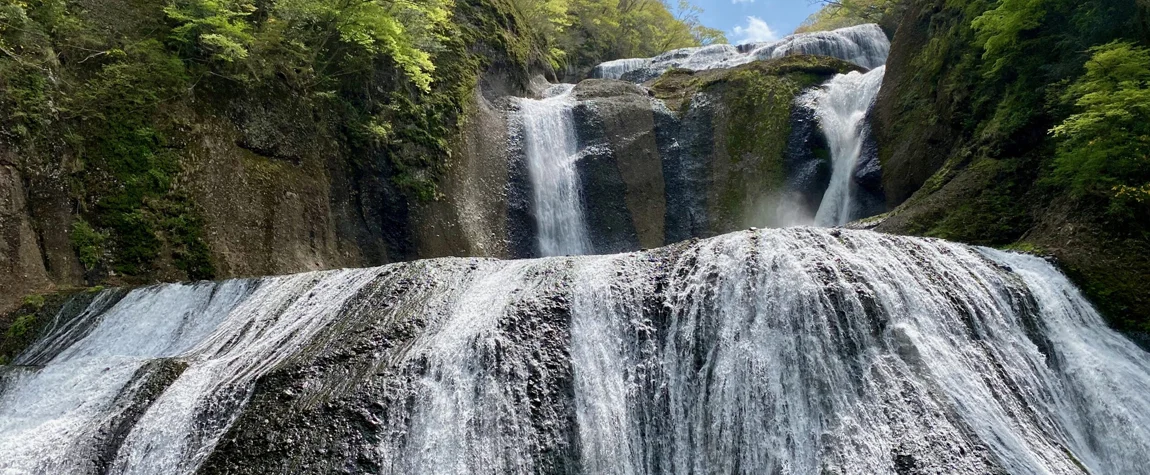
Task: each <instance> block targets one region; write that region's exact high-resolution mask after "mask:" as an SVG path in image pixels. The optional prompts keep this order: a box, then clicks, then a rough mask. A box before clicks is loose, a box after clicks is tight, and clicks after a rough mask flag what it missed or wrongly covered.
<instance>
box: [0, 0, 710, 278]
mask: <svg viewBox="0 0 1150 475" xmlns="http://www.w3.org/2000/svg"><path fill="white" fill-rule="evenodd" d="M697 13H698V12H697V10H694V9H693V8H689V6H688V4H685V3H684V4H682V5H680V6H679V7H678V8H668V7H667V6H666V5H664V4H663V3H661V2H657V1H648V0H635V1H632V0H625V1H621V2H619V1H614V0H607V1H603V0H550V1H547V2H534V1H531V2H527V1H522V0H426V1H418V2H410V1H400V0H372V1H366V2H364V1H348V0H252V1H249V0H168V1H161V2H148V1H145V2H140V1H135V0H112V1H96V0H26V1H17V2H5V3H4V4H3V5H2V6H0V141H2V142H3V143H4V145H5V146H6V147H8V148H9V151H8V153H5V154H3V156H2V157H0V161H2V162H3V164H6V165H9V166H13V167H16V168H17V169H18V170H20V172H21V173H22V174H23V175H24V176H25V180H29V181H30V182H32V183H62V184H63V188H64V189H66V190H67V191H66V192H65V193H66V194H67V195H68V196H69V197H70V200H72V201H73V202H74V206H72V207H73V208H74V211H73V213H74V214H76V215H77V216H76V218H74V219H73V221H74V222H73V224H72V225H70V226H65V228H64V229H56V230H43V231H41V232H68V233H69V234H70V236H71V241H72V244H73V247H74V249H75V251H76V254H77V260H78V261H79V262H80V263H82V265H83V267H84V268H85V271H86V274H87V277H88V280H89V281H90V282H96V281H100V280H102V279H104V278H105V277H107V276H109V275H116V276H117V278H118V279H121V280H124V281H127V282H138V281H148V280H154V279H157V278H161V279H164V280H168V279H175V278H187V279H206V278H212V277H215V276H217V275H218V274H219V271H218V270H217V266H216V265H215V262H214V261H213V255H212V252H213V250H212V249H211V248H210V245H209V239H208V238H207V236H206V231H205V219H204V217H203V212H202V210H201V209H200V203H197V202H196V198H195V197H193V196H192V195H191V194H190V193H189V190H188V183H187V180H188V178H187V176H186V162H187V160H188V157H189V155H191V154H193V153H194V148H195V144H194V143H193V142H194V141H195V138H194V137H193V135H192V134H194V133H195V132H194V131H196V130H200V129H202V128H203V127H202V124H204V123H205V121H208V120H216V119H224V120H225V121H227V122H231V123H233V124H234V125H235V127H236V128H237V129H240V131H241V133H247V130H246V129H248V128H258V129H260V130H274V131H279V132H276V133H273V134H270V135H271V136H273V138H272V139H270V140H269V139H267V138H266V137H264V138H263V139H261V138H260V137H256V138H254V139H253V138H251V137H241V138H240V139H239V140H236V144H237V145H238V146H240V147H242V148H246V149H248V150H250V151H252V152H253V153H255V154H256V155H259V156H261V157H267V158H268V159H271V160H278V161H285V162H288V163H294V164H296V165H298V164H299V161H300V156H299V155H298V154H297V153H296V151H294V150H289V149H290V148H291V147H292V143H305V144H306V143H315V142H316V139H317V138H318V137H320V136H322V137H330V138H331V139H333V140H334V141H335V143H336V144H338V147H339V149H340V152H339V155H340V156H343V157H347V161H348V163H347V164H342V163H341V164H338V165H337V164H333V165H330V166H332V167H338V168H341V169H344V168H347V169H350V170H351V172H350V173H351V174H352V175H356V176H358V175H362V174H364V173H359V172H357V171H356V170H359V169H364V170H372V171H373V172H379V173H383V174H385V175H387V177H388V180H389V181H390V186H392V187H394V188H395V189H397V190H398V193H399V194H401V195H402V196H403V197H404V199H407V200H411V201H419V200H434V199H436V198H437V197H438V196H439V193H440V192H439V189H438V180H439V179H440V177H441V176H442V175H443V173H444V171H445V169H446V167H447V166H449V161H450V150H451V141H452V140H453V137H454V136H455V134H456V133H458V130H459V127H460V124H461V123H462V121H463V120H464V118H465V117H466V116H467V115H468V114H469V110H468V108H469V107H470V104H471V102H472V100H473V94H474V91H475V90H476V88H477V85H478V84H479V83H480V80H481V76H482V75H483V74H484V73H485V72H486V71H492V70H495V71H498V74H499V76H500V79H499V81H500V82H501V83H509V84H506V85H507V87H509V88H510V90H517V89H522V88H523V87H524V86H525V85H526V83H527V82H528V79H529V72H530V71H531V70H532V69H535V70H543V69H546V68H548V67H554V66H559V67H570V68H574V67H575V65H585V64H587V63H589V62H593V61H597V60H599V59H614V58H616V57H620V56H625V55H629V54H648V53H653V52H654V51H655V49H661V48H665V47H678V46H688V45H695V44H699V43H700V42H707V41H714V40H716V39H721V38H720V37H721V35H719V34H718V33H717V32H715V31H713V30H707V29H705V28H703V27H701V25H699V24H698V21H697ZM548 62H551V63H552V64H551V65H550V66H549V65H548V64H547V63H548ZM300 114H304V115H306V116H307V117H306V118H305V117H300ZM253 116H258V117H253ZM301 119H303V120H304V121H306V122H307V124H301V123H300V122H301ZM252 123H256V125H254V126H253V125H250V124H252ZM308 124H314V125H312V126H311V127H310V128H311V129H312V130H306V129H308V128H309V125H308ZM317 128H318V129H319V130H315V129H317ZM291 131H296V132H291ZM257 132H260V131H257ZM260 133H262V132H260ZM290 133H294V134H295V135H301V134H303V135H307V134H311V135H314V137H311V138H308V137H294V138H293V140H291V141H288V142H285V141H283V140H276V139H275V137H278V136H279V135H284V134H290ZM257 135H258V133H257ZM265 135H268V134H265ZM30 193H32V194H35V193H36V190H32V191H31V192H30ZM389 212H392V211H391V210H389Z"/></svg>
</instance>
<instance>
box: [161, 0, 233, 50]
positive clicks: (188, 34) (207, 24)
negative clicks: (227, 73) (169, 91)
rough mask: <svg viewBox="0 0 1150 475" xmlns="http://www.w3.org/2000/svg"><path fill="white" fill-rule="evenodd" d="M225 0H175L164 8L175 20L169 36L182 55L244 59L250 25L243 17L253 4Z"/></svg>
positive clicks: (170, 17) (171, 18)
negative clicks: (240, 3)
mask: <svg viewBox="0 0 1150 475" xmlns="http://www.w3.org/2000/svg"><path fill="white" fill-rule="evenodd" d="M233 3H234V2H229V1H226V0H178V1H176V2H173V3H172V4H170V5H168V6H167V7H165V8H164V13H165V14H167V16H168V18H169V19H170V20H172V21H173V22H175V23H176V25H177V26H176V27H175V28H172V32H171V39H172V41H174V42H175V43H176V44H177V51H178V52H179V54H180V56H181V57H184V58H194V59H197V60H201V61H219V62H222V63H235V62H238V61H242V60H244V59H247V57H248V45H249V44H250V43H251V41H252V35H251V27H250V25H248V23H247V22H246V21H244V17H246V16H247V15H249V14H250V13H251V12H252V11H253V10H255V7H254V6H252V5H236V4H233Z"/></svg>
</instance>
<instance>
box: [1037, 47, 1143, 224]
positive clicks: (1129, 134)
mask: <svg viewBox="0 0 1150 475" xmlns="http://www.w3.org/2000/svg"><path fill="white" fill-rule="evenodd" d="M1090 51H1091V53H1092V56H1091V58H1090V60H1089V61H1087V63H1086V73H1085V74H1084V75H1082V77H1081V78H1079V79H1078V80H1077V81H1075V82H1074V83H1073V85H1071V86H1070V88H1069V89H1068V90H1067V91H1066V94H1065V95H1064V99H1065V100H1066V101H1069V102H1073V104H1074V105H1075V106H1076V108H1077V112H1076V113H1075V114H1073V115H1071V116H1070V117H1068V118H1067V119H1066V120H1065V121H1063V122H1062V123H1061V124H1059V125H1058V126H1057V127H1054V128H1053V129H1052V130H1051V133H1052V134H1053V135H1054V137H1055V139H1056V140H1057V141H1058V155H1057V157H1056V159H1055V162H1054V166H1055V177H1056V180H1058V181H1060V182H1062V183H1065V184H1067V185H1069V186H1070V189H1071V190H1072V191H1073V192H1074V193H1075V194H1076V195H1078V196H1099V197H1102V198H1104V199H1107V200H1108V201H1109V203H1110V207H1109V210H1110V212H1111V213H1112V214H1115V215H1119V216H1122V217H1132V216H1133V215H1135V214H1136V213H1137V212H1138V211H1139V210H1141V211H1143V212H1145V210H1146V208H1147V206H1150V50H1148V49H1147V48H1144V47H1139V46H1135V45H1134V44H1133V43H1129V42H1112V43H1109V44H1106V45H1102V46H1097V47H1094V48H1092V49H1091V50H1090Z"/></svg>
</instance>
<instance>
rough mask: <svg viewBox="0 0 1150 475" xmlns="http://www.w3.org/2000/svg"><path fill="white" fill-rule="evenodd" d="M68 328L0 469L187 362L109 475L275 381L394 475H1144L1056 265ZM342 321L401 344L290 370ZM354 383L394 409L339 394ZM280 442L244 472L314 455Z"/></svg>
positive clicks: (1098, 325)
mask: <svg viewBox="0 0 1150 475" xmlns="http://www.w3.org/2000/svg"><path fill="white" fill-rule="evenodd" d="M369 284H370V285H369ZM365 292H366V293H368V294H371V295H373V296H376V297H371V298H359V297H355V296H359V295H362V294H364V293H365ZM353 297H355V298H354V299H353ZM93 308H100V305H99V304H98V303H97V304H94V305H93ZM547 309H550V310H547ZM80 318H81V319H82V321H83V322H86V323H85V324H86V325H88V329H89V330H87V334H86V335H82V334H83V333H84V332H83V331H79V330H78V327H76V326H69V325H61V326H60V328H59V330H58V331H57V333H56V335H54V337H52V338H48V339H45V340H44V341H43V342H42V343H45V344H41V345H37V346H36V348H35V349H34V351H32V352H30V353H28V354H26V355H25V356H24V357H22V358H21V361H23V362H30V361H33V360H35V359H36V358H39V357H45V358H50V359H49V360H48V361H47V362H46V364H45V365H44V366H42V367H38V368H24V369H16V370H12V369H7V370H5V371H4V372H0V472H3V473H77V472H89V471H92V470H93V468H92V463H93V460H95V459H96V458H97V455H99V454H98V453H96V452H94V450H95V449H94V448H93V447H92V445H93V444H96V443H98V440H99V439H101V437H102V436H101V434H102V429H103V428H105V427H106V423H107V422H108V421H110V420H112V419H114V418H115V417H116V416H117V415H118V414H119V413H120V412H121V411H122V410H123V404H121V403H120V402H118V397H120V396H122V395H123V394H125V393H124V391H125V388H126V387H130V386H131V385H132V383H131V381H132V380H133V374H134V373H137V372H138V371H139V370H140V368H141V367H142V365H143V364H144V363H145V362H147V361H150V360H154V359H156V358H165V357H176V358H180V359H182V360H184V361H187V362H188V364H189V367H188V368H187V370H186V371H185V372H184V373H183V374H182V375H181V376H180V377H179V378H177V379H176V380H175V381H174V382H173V383H172V384H171V385H170V386H168V387H167V389H166V390H165V391H164V392H163V394H162V395H161V396H160V397H159V398H158V399H157V400H156V401H154V402H152V403H151V404H150V405H149V406H148V408H147V411H146V412H145V413H144V415H143V416H142V417H140V418H139V420H137V421H135V422H134V424H133V425H132V426H131V430H130V432H129V434H128V437H127V439H126V440H125V441H124V443H123V444H122V445H120V446H118V447H115V448H113V449H114V451H113V452H112V453H111V455H112V456H113V457H112V459H113V460H112V461H113V462H114V463H112V464H111V465H110V466H109V467H110V468H109V470H110V472H112V473H189V472H192V471H194V470H195V469H196V468H197V467H199V466H200V464H201V463H203V461H204V460H205V459H206V458H207V457H208V455H210V454H211V453H212V452H213V450H214V448H215V446H216V442H217V441H218V440H220V438H221V436H223V435H224V434H225V433H226V431H227V429H228V428H229V427H231V426H232V425H233V424H235V423H236V422H235V421H236V420H237V418H238V417H239V415H240V413H241V411H243V409H244V407H245V405H246V404H247V401H248V400H249V399H251V392H252V391H253V388H254V390H256V391H259V390H261V386H262V385H256V386H253V383H254V382H255V381H256V380H257V379H258V378H260V377H261V376H262V375H265V374H268V373H269V372H270V371H272V370H273V369H275V368H276V367H277V366H279V365H281V364H282V363H283V362H285V361H287V360H289V359H291V360H292V361H293V362H294V364H305V365H304V366H302V368H303V369H302V373H300V375H299V376H292V377H295V378H302V381H300V383H301V384H302V386H301V387H309V385H310V384H311V383H312V382H317V381H323V380H325V379H330V380H336V381H338V384H337V385H336V386H338V387H339V388H343V389H336V388H333V387H325V386H322V385H321V386H320V387H313V389H312V390H315V391H319V392H321V393H323V394H325V395H326V396H327V398H326V399H325V400H328V401H333V403H334V404H337V406H336V407H337V408H339V409H338V410H336V411H335V413H340V412H341V411H346V412H351V413H356V414H364V416H362V417H365V418H367V419H368V423H364V424H362V426H356V427H355V428H354V430H356V431H362V432H354V434H359V435H360V437H358V438H356V437H353V438H351V439H348V440H340V441H337V442H338V443H335V444H330V445H329V447H339V446H340V444H350V445H349V448H348V449H347V450H348V452H347V453H331V454H329V457H332V458H333V460H335V461H336V462H338V460H345V459H348V458H349V457H350V458H351V459H354V460H366V461H368V462H370V464H371V465H374V466H377V467H379V471H381V472H384V473H453V474H469V473H482V474H494V473H500V474H502V473H539V472H544V473H548V472H551V471H560V468H562V467H565V468H566V469H575V468H577V469H578V471H579V472H580V473H623V474H654V473H684V474H685V473H700V472H706V473H793V474H806V473H845V474H872V473H878V474H894V473H907V472H908V471H910V472H912V473H947V474H961V475H967V474H969V475H974V474H984V473H1003V472H1005V473H1012V474H1082V473H1092V474H1102V473H1106V474H1109V473H1115V474H1118V473H1121V474H1147V473H1150V467H1148V466H1147V465H1146V464H1145V460H1144V458H1145V454H1146V453H1150V410H1148V409H1150V354H1147V353H1146V352H1144V351H1143V350H1141V349H1139V348H1138V347H1136V346H1135V345H1134V344H1133V343H1132V342H1130V341H1129V340H1127V339H1126V338H1124V337H1122V336H1120V335H1118V334H1117V333H1115V332H1113V331H1111V330H1109V329H1108V328H1107V327H1106V326H1105V324H1104V323H1103V321H1102V319H1101V318H1100V317H1099V315H1098V313H1097V312H1096V311H1095V310H1094V309H1093V308H1092V307H1091V306H1090V305H1089V303H1087V302H1086V301H1085V300H1084V299H1083V297H1082V295H1081V294H1080V293H1079V292H1078V290H1077V289H1075V288H1074V287H1073V286H1072V285H1071V284H1070V283H1069V282H1068V281H1067V279H1066V278H1065V277H1064V276H1063V275H1062V274H1060V273H1059V272H1058V271H1057V270H1056V269H1055V268H1054V267H1053V266H1052V265H1051V264H1049V263H1047V262H1045V261H1043V260H1041V259H1038V258H1035V257H1030V256H1024V255H1017V254H1008V253H1003V252H999V251H993V250H987V249H978V248H972V247H968V246H964V245H959V244H952V243H947V242H943V241H937V240H927V239H917V238H905V237H895V236H887V235H882V234H877V233H871V232H857V231H838V230H827V229H817V228H794V229H788V230H764V231H757V232H742V233H736V234H730V235H726V236H720V237H717V238H713V239H708V240H703V241H698V242H696V243H693V244H691V245H688V246H680V247H676V248H671V249H665V250H660V251H657V252H652V253H631V254H623V255H617V256H594V257H590V256H588V257H577V258H551V259H538V260H526V261H514V262H500V261H492V260H476V259H470V260H463V259H452V260H442V261H426V262H420V263H413V264H399V265H395V266H388V267H384V268H379V269H368V270H355V271H335V272H325V273H311V274H301V275H295V276H285V277H275V278H268V279H261V280H258V281H257V280H240V281H229V282H224V283H219V284H196V285H179V284H174V285H165V286H157V287H151V288H145V289H139V290H135V291H132V292H131V293H129V294H128V295H127V296H126V297H124V298H123V299H122V300H121V301H120V302H119V303H117V304H115V305H114V306H112V307H111V308H110V309H108V310H106V311H93V312H92V313H90V314H89V315H87V316H83V317H80ZM360 321H365V322H374V323H370V324H369V323H363V324H364V325H368V328H379V329H381V330H386V329H388V328H392V327H395V328H398V329H404V328H407V329H415V333H414V334H413V335H412V336H411V337H410V340H404V339H402V338H399V339H395V338H397V337H395V336H392V337H386V338H385V340H386V342H387V343H388V345H389V346H390V347H391V349H389V350H386V352H383V353H375V354H374V356H371V358H375V359H374V360H373V361H375V362H373V363H371V364H372V365H373V366H372V367H371V369H369V370H367V371H366V372H363V373H354V374H357V376H355V377H354V378H349V374H347V373H344V372H343V370H342V369H341V368H343V367H342V366H339V365H335V366H331V365H315V366H307V365H306V364H307V362H308V361H310V360H309V359H308V358H311V356H309V355H312V354H313V353H312V352H314V351H316V349H315V348H316V347H334V348H335V349H336V352H335V353H333V354H335V355H339V354H343V353H342V352H343V351H344V350H342V349H340V345H341V344H349V345H350V344H358V343H354V342H356V341H357V338H360V337H359V336H357V335H358V333H357V332H359V331H360V330H354V328H356V326H355V323H356V322H360ZM417 322H422V323H417ZM412 325H414V326H412ZM345 328H351V330H346V331H347V333H340V331H343V330H339V329H345ZM540 328H542V329H549V330H547V331H545V332H542V333H532V331H533V330H532V329H540ZM333 329H334V330H333ZM332 331H335V333H332ZM403 331H407V330H403ZM403 331H400V332H399V333H396V335H401V334H402V332H403ZM384 334H387V332H384ZM321 335H322V338H320V336H321ZM525 335H537V336H535V337H526V336H525ZM373 338H374V337H373ZM344 340H346V341H347V342H348V343H341V341H344ZM370 341H380V342H383V341H384V340H370ZM52 348H55V349H57V350H62V351H59V352H58V354H56V355H49V354H48V353H46V352H50V351H55V350H52ZM304 348H311V349H310V350H308V351H307V352H304V351H303V349H304ZM345 348H350V347H345ZM554 349H558V350H559V351H558V352H555V351H552V350H554ZM367 351H369V354H370V352H371V351H376V352H379V351H383V350H382V349H380V348H376V349H374V350H367ZM45 355H47V356H45ZM545 355H551V356H545ZM555 358H558V359H555ZM565 368H569V370H570V373H569V374H570V376H569V377H570V379H565V380H560V381H559V382H558V383H556V384H560V386H559V387H554V388H553V387H551V386H548V384H551V383H547V382H546V381H547V378H546V377H544V376H543V375H551V377H565V376H562V375H563V374H568V373H565V371H567V370H566V369H565ZM277 374H278V375H281V376H283V375H284V374H285V373H277ZM286 374H291V375H295V374H297V373H295V372H291V373H286ZM564 381H567V382H566V383H564ZM568 385H569V386H568ZM371 387H383V388H389V389H386V391H384V392H382V393H370V392H367V393H363V394H368V395H370V394H381V395H383V396H385V397H384V398H378V397H369V398H367V399H357V398H354V397H350V398H342V397H340V396H339V394H333V393H331V391H365V390H366V389H367V388H371ZM549 388H550V389H549ZM263 390H264V391H277V392H273V393H272V394H271V395H270V396H271V397H272V398H273V399H272V400H277V399H275V398H278V397H279V396H278V391H281V390H282V389H276V387H275V386H274V384H273V385H271V386H270V388H263ZM552 390H553V391H554V392H553V393H549V392H548V391H552ZM262 394H263V396H269V394H268V393H266V392H265V393H262ZM349 394H361V393H357V392H352V393H349ZM541 394H543V395H546V394H551V396H547V397H552V398H557V399H547V398H544V399H539V397H540V396H539V395H541ZM267 399H268V398H267V397H263V398H262V400H263V401H267ZM277 404H279V403H276V404H272V405H267V404H265V405H263V406H261V410H262V411H271V412H275V411H276V410H277V409H279V410H280V412H281V413H278V414H267V415H266V416H265V415H264V413H261V414H259V415H258V416H259V417H273V418H280V419H287V420H296V421H298V422H300V423H297V424H293V425H292V426H291V427H292V429H291V432H290V433H289V434H291V435H293V436H294V435H302V436H304V437H303V440H304V441H315V440H323V437H325V436H324V435H323V434H331V433H330V432H326V431H327V430H329V427H327V426H324V425H323V424H317V425H314V426H313V425H312V422H313V421H317V420H318V421H321V422H322V421H324V420H325V419H323V418H322V416H321V415H322V414H329V413H331V411H329V410H328V409H321V408H312V409H306V410H303V411H301V410H299V407H300V406H298V405H295V406H290V407H291V409H287V407H289V406H283V407H281V406H278V405H277ZM339 404H343V406H339ZM356 404H364V405H368V406H366V407H365V406H358V405H356ZM374 404H387V405H386V407H384V409H383V410H382V411H379V410H377V409H373V408H372V407H374V406H372V405H374ZM304 407H307V406H304ZM325 407H327V406H325ZM373 411H374V413H379V414H382V415H381V416H379V417H382V420H378V421H375V422H371V418H374V417H376V416H374V415H371V414H373ZM549 411H553V412H549ZM311 417H320V418H319V419H310V418H311ZM249 419H251V418H244V419H243V420H244V421H248V420H249ZM249 422H250V421H249ZM373 427H374V429H373ZM247 429H248V431H249V432H250V430H251V429H252V427H251V426H247ZM309 431H310V432H314V433H316V434H319V435H318V436H312V437H308V436H306V434H308V433H309ZM568 434H569V435H568ZM241 435H242V434H241ZM273 436H279V434H270V433H269V434H268V437H273ZM261 437H262V436H261ZM327 437H330V435H329V436H327ZM229 438H231V436H229ZM238 440H240V441H241V443H251V442H250V441H249V442H243V441H244V440H246V439H243V438H242V437H241V438H239V439H238ZM329 441H330V439H329ZM568 441H576V442H571V443H570V444H569V443H568ZM300 443H301V444H302V443H305V442H300ZM287 444H289V445H286V446H283V447H287V448H291V450H285V451H279V452H272V453H267V452H262V453H263V454H264V455H261V456H265V457H291V456H293V454H296V453H306V452H307V451H306V450H303V449H306V448H308V447H294V446H292V445H290V444H291V442H290V441H289V442H287ZM357 444H364V445H357ZM564 447H569V448H570V449H569V452H564V450H568V449H564ZM232 448H233V450H231V451H230V452H229V453H228V454H227V456H230V457H237V456H242V455H241V454H247V453H252V452H249V451H247V450H245V448H244V446H243V445H241V446H239V447H232ZM556 450H558V451H559V452H555V451H556ZM349 454H350V455H349ZM556 458H558V460H559V462H556V461H555V460H556ZM313 461H314V460H313ZM247 462H248V463H258V460H248V461H247ZM368 462H363V463H368ZM557 463H558V465H557ZM269 466H283V467H288V466H290V464H280V463H278V462H276V461H274V459H273V461H272V462H270V465H269ZM338 466H339V465H338V463H336V464H335V465H332V467H338ZM214 468H216V469H219V467H214Z"/></svg>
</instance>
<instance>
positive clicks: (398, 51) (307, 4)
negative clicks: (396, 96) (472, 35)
mask: <svg viewBox="0 0 1150 475" xmlns="http://www.w3.org/2000/svg"><path fill="white" fill-rule="evenodd" d="M453 5H454V2H453V0H427V1H421V2H412V1H407V0H395V1H388V0H373V1H363V0H281V1H279V2H276V3H275V5H274V7H273V8H272V9H271V10H270V12H269V13H268V15H269V18H267V20H265V21H264V22H263V24H262V25H261V26H262V27H263V31H262V32H261V33H262V35H261V41H262V42H263V43H264V44H263V45H262V47H263V48H265V49H268V50H271V51H277V50H278V51H279V52H281V53H283V54H285V55H287V56H289V57H292V56H294V57H296V58H301V59H303V60H304V62H303V64H302V66H306V67H308V68H309V69H311V70H312V71H313V72H314V73H315V74H316V77H315V78H314V79H315V80H323V79H326V77H325V76H342V75H348V74H353V73H356V72H362V71H363V70H364V68H367V67H370V65H371V63H372V62H373V61H374V60H375V59H376V58H378V57H380V56H386V57H388V58H390V59H391V61H393V62H394V63H395V64H396V65H398V66H399V67H400V68H401V69H402V70H403V71H404V72H405V73H406V74H407V76H408V79H409V80H410V81H412V82H413V83H414V84H415V85H416V86H417V87H418V88H419V89H420V90H422V91H423V92H429V91H430V87H431V82H432V73H433V72H434V70H435V64H434V63H433V62H432V54H433V53H434V52H435V51H436V50H438V49H439V47H440V44H441V42H442V41H443V40H444V39H445V30H446V29H447V28H448V27H449V20H450V18H451V9H452V7H453Z"/></svg>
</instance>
